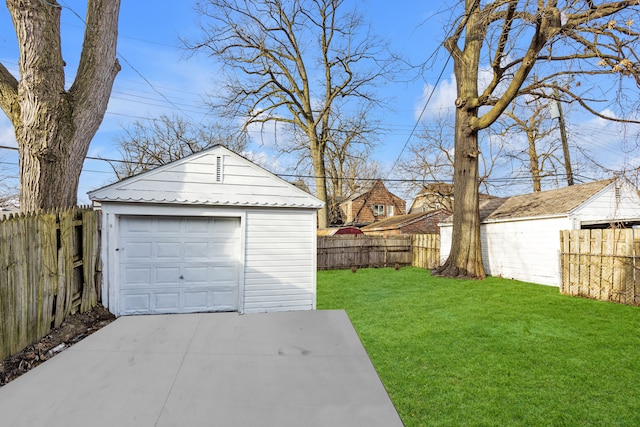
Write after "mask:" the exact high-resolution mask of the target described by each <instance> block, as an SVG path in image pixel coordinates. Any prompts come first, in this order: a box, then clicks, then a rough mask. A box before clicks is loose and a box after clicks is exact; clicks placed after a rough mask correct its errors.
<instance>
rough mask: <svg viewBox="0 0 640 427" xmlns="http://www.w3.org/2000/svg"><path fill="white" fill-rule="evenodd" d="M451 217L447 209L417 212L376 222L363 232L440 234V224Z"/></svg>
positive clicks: (379, 233) (369, 233) (373, 233)
mask: <svg viewBox="0 0 640 427" xmlns="http://www.w3.org/2000/svg"><path fill="white" fill-rule="evenodd" d="M449 216H451V212H450V211H448V210H446V209H438V210H434V211H431V212H417V213H412V214H408V215H398V216H394V217H391V218H386V219H383V220H381V221H377V222H374V223H373V224H369V225H367V226H365V227H362V229H361V230H362V231H363V232H364V233H365V234H368V235H382V236H390V235H394V234H439V233H440V228H439V227H438V224H439V223H440V222H442V221H443V220H444V219H445V218H448V217H449Z"/></svg>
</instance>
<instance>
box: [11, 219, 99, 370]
mask: <svg viewBox="0 0 640 427" xmlns="http://www.w3.org/2000/svg"><path fill="white" fill-rule="evenodd" d="M99 226H100V213H99V212H97V211H93V210H90V209H88V208H78V207H76V208H69V209H65V210H57V211H53V212H40V213H34V214H27V215H24V214H21V215H17V216H9V217H8V218H5V219H4V220H0V359H3V358H4V357H6V356H8V355H11V354H13V353H15V352H17V351H20V350H21V349H23V348H24V347H26V346H27V345H29V344H31V343H33V342H35V341H37V340H39V339H40V338H42V337H43V336H45V335H46V334H47V333H49V331H50V330H51V329H52V328H53V327H57V326H60V324H61V323H62V322H63V320H64V319H65V318H66V317H67V316H68V315H70V314H73V313H76V312H78V311H79V312H85V311H88V310H90V309H91V308H93V307H94V306H95V305H96V303H97V302H98V299H99V295H100V292H99V288H100V283H99V282H100V274H99V270H100V258H99V256H100V247H99V245H100V236H99V234H100V231H99Z"/></svg>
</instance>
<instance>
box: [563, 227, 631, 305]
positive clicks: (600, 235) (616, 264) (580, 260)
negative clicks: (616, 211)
mask: <svg viewBox="0 0 640 427" xmlns="http://www.w3.org/2000/svg"><path fill="white" fill-rule="evenodd" d="M636 234H638V235H636ZM639 240H640V233H635V230H633V229H613V230H570V231H562V232H561V237H560V242H561V251H562V252H561V263H562V284H561V286H560V290H561V292H562V293H564V294H568V295H576V296H584V297H589V298H595V299H601V300H605V301H612V302H618V303H622V304H635V305H639V303H640V292H639V291H640V284H638V271H637V265H638V262H637V257H638V251H637V249H636V247H638V246H639V243H640V242H639Z"/></svg>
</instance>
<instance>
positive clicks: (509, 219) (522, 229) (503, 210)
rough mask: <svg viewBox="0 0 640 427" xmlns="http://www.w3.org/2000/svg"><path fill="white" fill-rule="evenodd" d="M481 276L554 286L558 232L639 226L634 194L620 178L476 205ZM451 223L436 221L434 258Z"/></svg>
mask: <svg viewBox="0 0 640 427" xmlns="http://www.w3.org/2000/svg"><path fill="white" fill-rule="evenodd" d="M480 222H481V223H480V237H481V240H482V260H483V263H484V268H485V271H486V273H487V274H489V275H492V276H501V277H505V278H510V279H518V280H523V281H527V282H533V283H541V284H545V285H551V286H560V280H561V277H560V231H561V230H579V229H586V228H609V227H610V226H616V227H621V226H622V227H631V226H634V225H637V224H640V195H639V194H638V190H637V189H636V188H635V187H634V186H633V185H631V184H630V183H629V182H628V181H627V180H625V179H624V178H618V179H606V180H602V181H594V182H590V183H587V184H580V185H574V186H570V187H564V188H560V189H557V190H549V191H541V192H537V193H530V194H522V195H518V196H512V197H508V198H505V199H500V198H494V199H488V200H484V201H482V202H481V204H480ZM452 233H453V224H452V223H451V221H450V220H449V221H445V222H443V223H441V224H440V257H441V261H442V262H444V261H445V260H446V258H447V257H448V256H449V252H450V250H451V239H452Z"/></svg>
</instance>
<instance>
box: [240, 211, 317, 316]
mask: <svg viewBox="0 0 640 427" xmlns="http://www.w3.org/2000/svg"><path fill="white" fill-rule="evenodd" d="M315 221H316V211H315V210H295V211H294V210H285V209H270V210H248V211H247V215H246V242H245V267H244V268H245V270H244V271H245V273H244V280H245V288H244V312H246V313H251V312H263V311H289V310H311V309H315V306H316V230H315Z"/></svg>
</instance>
